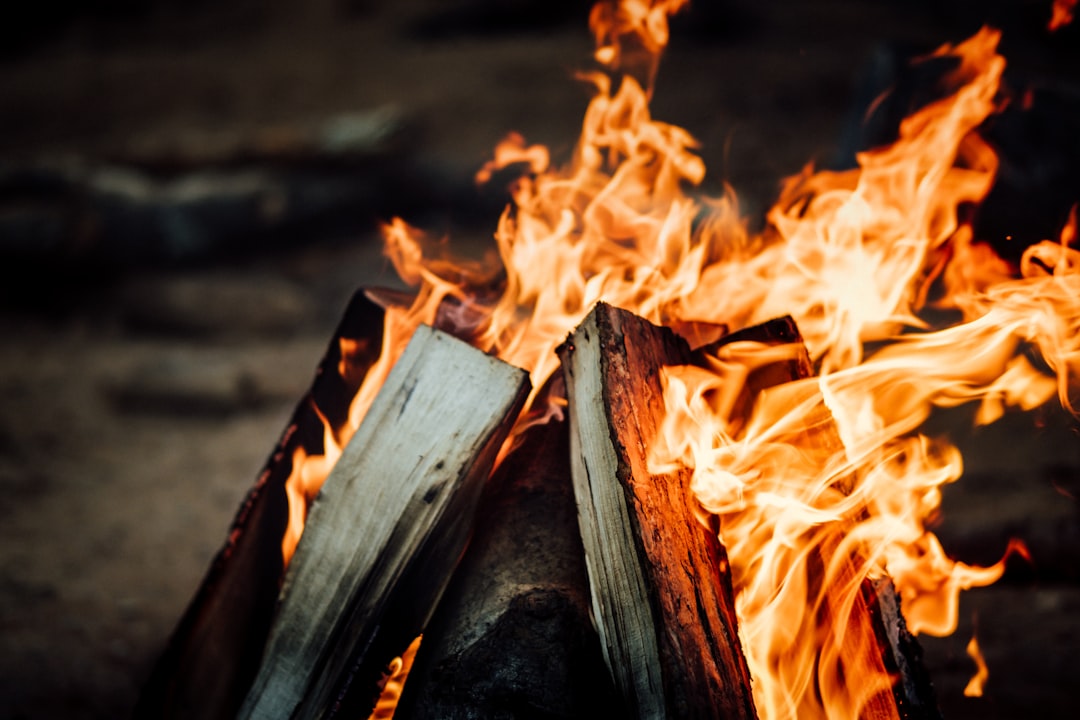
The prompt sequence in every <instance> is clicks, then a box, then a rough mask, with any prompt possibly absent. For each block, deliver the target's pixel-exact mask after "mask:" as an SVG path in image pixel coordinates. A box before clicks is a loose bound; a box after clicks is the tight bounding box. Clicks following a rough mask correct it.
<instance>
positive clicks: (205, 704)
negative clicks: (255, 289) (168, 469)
mask: <svg viewBox="0 0 1080 720" xmlns="http://www.w3.org/2000/svg"><path fill="white" fill-rule="evenodd" d="M382 334H383V311H382V309H381V308H380V307H379V306H378V305H376V304H375V303H373V302H371V301H370V300H369V299H368V298H367V297H365V295H364V294H363V293H360V292H358V293H357V294H356V295H354V296H353V298H352V300H351V301H350V303H349V305H348V307H347V308H346V310H345V313H344V315H343V317H342V320H341V323H340V325H339V327H338V329H337V331H336V332H335V334H334V337H333V338H332V340H331V341H330V345H329V347H328V349H327V352H326V355H325V357H324V358H323V360H322V362H321V363H320V364H319V367H318V370H317V372H316V375H315V381H314V382H313V384H312V387H311V390H310V391H309V392H308V393H307V395H305V397H304V398H303V399H302V400H301V401H300V403H299V405H298V406H297V409H296V411H295V412H294V413H293V416H292V418H291V419H290V421H289V424H288V426H287V427H286V429H285V431H284V432H283V433H282V436H281V439H280V440H279V441H278V444H277V447H276V448H275V449H274V451H273V453H271V455H270V458H269V459H268V460H267V462H266V465H265V466H264V468H263V470H262V472H261V473H260V475H259V477H258V479H257V481H256V482H255V484H254V486H253V487H252V488H251V490H250V491H249V492H248V494H247V497H246V498H245V499H244V501H243V503H242V504H241V506H240V509H239V510H238V512H237V514H236V518H235V519H234V520H233V524H232V527H231V528H230V529H229V534H228V537H227V540H226V542H225V545H224V546H223V547H222V549H221V550H220V551H219V552H218V554H217V556H216V557H215V558H214V560H213V562H212V564H211V565H210V568H209V570H208V571H207V573H206V576H205V577H204V578H203V580H202V583H201V584H200V585H199V588H198V590H197V591H196V593H195V596H194V597H193V598H192V600H191V603H190V605H189V606H188V608H187V610H186V611H185V612H184V615H183V617H182V618H181V619H180V621H179V623H178V624H177V627H176V629H175V630H174V631H173V634H172V637H171V638H170V640H169V642H168V645H167V647H166V648H165V651H164V652H163V653H162V655H161V657H160V659H159V660H158V662H157V664H156V665H155V667H154V669H153V671H152V673H151V675H150V678H149V679H148V680H147V682H146V684H145V685H144V686H143V689H142V693H141V695H140V698H139V702H138V705H137V706H136V708H135V717H136V718H139V719H145V720H150V719H151V718H154V719H155V720H157V719H164V720H231V719H232V718H234V717H235V716H236V712H237V710H238V709H239V708H240V704H241V703H242V702H243V700H244V696H245V695H246V694H247V690H248V688H249V687H250V685H251V682H252V680H253V679H254V677H255V673H256V671H257V669H258V667H259V660H260V657H261V656H262V651H263V647H264V645H265V643H266V638H267V636H268V634H269V632H270V624H271V620H272V618H273V614H274V608H275V606H276V604H277V596H278V591H279V589H280V583H281V575H282V569H283V561H282V556H281V538H282V536H283V535H284V534H285V527H286V524H287V522H288V517H289V509H288V500H287V497H286V493H285V481H286V479H287V478H288V477H289V474H290V471H291V469H292V456H293V451H294V449H295V448H297V447H303V448H304V449H305V450H306V451H308V453H309V454H318V453H322V451H323V448H322V442H323V422H322V420H321V419H320V417H319V413H322V415H323V416H324V417H326V418H327V419H328V420H329V421H330V422H331V423H334V424H335V425H337V424H340V423H342V422H344V420H345V418H346V417H347V414H348V403H349V398H351V397H352V396H353V395H354V394H355V392H356V389H357V387H358V386H359V383H360V382H361V381H362V379H363V377H364V375H365V374H366V373H367V370H368V369H369V368H370V367H371V365H372V364H373V363H374V362H375V360H376V359H377V358H378V355H379V351H380V348H381V345H382ZM343 339H349V340H351V341H352V342H351V343H350V346H351V348H352V352H351V353H349V355H348V357H343V353H342V340H343ZM346 366H347V369H348V371H349V372H347V373H345V374H344V375H343V374H342V373H341V372H340V371H339V370H340V368H342V367H346ZM316 406H317V407H318V408H319V411H318V412H316V410H315V407H316Z"/></svg>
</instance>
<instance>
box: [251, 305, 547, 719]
mask: <svg viewBox="0 0 1080 720" xmlns="http://www.w3.org/2000/svg"><path fill="white" fill-rule="evenodd" d="M528 390H529V380H528V375H527V373H525V372H524V371H523V370H519V369H517V368H514V367H512V366H510V365H507V364H506V363H503V362H502V361H499V360H497V359H495V358H491V357H489V356H487V355H485V354H484V353H482V352H481V351H479V350H477V349H475V348H473V347H471V346H469V345H467V344H465V343H463V342H461V341H459V340H457V339H454V338H453V337H451V336H449V335H447V334H445V333H442V332H440V331H437V330H433V329H431V328H428V327H425V326H421V327H420V328H419V329H418V330H417V331H416V333H415V335H414V336H413V338H412V340H411V341H410V343H409V345H408V347H407V348H406V349H405V351H404V352H403V354H402V355H401V357H400V358H399V359H398V361H397V363H396V364H395V366H394V368H393V370H392V371H391V372H390V374H389V376H388V377H387V379H386V381H385V383H384V384H383V386H382V389H381V390H380V391H379V394H378V395H377V396H376V398H375V400H374V402H373V404H372V406H371V408H370V409H369V410H368V412H367V414H366V416H365V418H364V420H363V422H361V424H360V427H359V428H358V429H357V431H356V433H355V435H354V436H353V438H352V440H350V442H349V444H348V445H347V446H346V448H345V450H344V452H343V453H342V455H341V457H340V458H339V460H338V461H337V463H336V464H335V466H334V469H333V470H332V471H331V473H330V475H329V477H328V478H327V479H326V481H325V483H324V484H323V487H322V490H321V491H320V493H319V496H318V497H317V499H316V500H315V502H314V504H313V505H312V507H311V510H310V511H309V514H308V518H307V527H306V529H305V531H304V534H303V536H302V537H301V539H300V544H299V545H298V547H297V550H296V555H295V556H294V557H293V559H292V562H291V563H290V565H289V570H288V574H287V575H286V579H285V583H284V586H283V588H282V593H281V596H282V599H281V604H280V607H279V609H278V613H277V616H276V618H275V620H274V625H273V628H272V630H271V636H270V639H269V641H268V642H267V646H266V651H265V654H264V657H263V661H262V665H261V667H260V669H259V672H258V675H257V676H256V678H255V682H254V683H253V684H252V687H251V691H250V692H249V694H248V697H247V699H246V701H245V703H244V706H243V707H242V708H241V712H240V714H239V716H238V717H241V718H259V719H267V720H269V719H272V718H280V719H282V720H284V719H285V718H294V719H300V718H323V717H329V716H332V715H333V714H334V712H335V711H336V710H337V709H338V707H339V700H340V698H342V697H343V696H344V695H346V694H350V695H351V694H354V693H359V694H360V695H363V694H365V693H366V694H367V695H368V696H369V697H370V698H371V703H370V704H369V706H368V707H367V710H368V711H370V709H371V706H373V705H374V701H375V698H376V695H377V691H378V679H379V675H380V672H381V670H382V668H383V666H384V665H385V663H386V661H387V660H389V658H390V657H391V655H392V654H393V653H395V652H397V651H400V649H401V648H402V647H404V646H405V645H406V644H408V641H409V640H411V639H412V638H413V637H415V636H416V634H418V633H419V632H420V630H421V629H422V628H423V627H424V625H425V624H426V622H427V620H428V619H429V617H430V615H431V613H432V611H433V610H434V607H435V605H436V604H437V602H438V599H439V597H440V596H441V594H442V591H443V589H444V588H445V587H446V583H447V582H448V581H449V578H450V576H451V574H452V572H453V569H454V567H455V565H456V564H457V561H458V559H459V558H460V556H461V553H462V550H463V549H464V547H465V543H466V541H467V539H468V535H469V533H470V531H471V527H472V517H473V512H474V510H475V507H476V502H477V499H478V498H479V494H480V489H481V488H482V487H483V485H484V482H485V480H486V479H487V476H488V473H489V471H490V469H491V466H492V464H493V463H494V461H495V458H496V455H497V453H498V450H499V448H500V447H501V445H502V441H503V440H504V439H505V438H506V435H507V433H508V432H509V430H510V427H511V426H512V424H513V421H514V418H516V416H517V414H518V412H519V411H520V409H521V407H522V405H523V404H524V402H525V398H526V396H527V394H528Z"/></svg>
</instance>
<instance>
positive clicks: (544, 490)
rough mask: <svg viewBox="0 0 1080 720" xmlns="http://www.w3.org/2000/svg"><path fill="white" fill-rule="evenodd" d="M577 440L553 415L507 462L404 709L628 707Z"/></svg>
mask: <svg viewBox="0 0 1080 720" xmlns="http://www.w3.org/2000/svg"><path fill="white" fill-rule="evenodd" d="M557 385H558V386H559V387H560V388H561V387H562V381H561V378H559V379H558V381H557ZM548 392H550V385H549V388H548ZM540 397H541V404H543V403H544V402H545V401H546V400H547V397H548V396H547V395H541V396H540ZM534 412H539V411H534ZM569 444H570V437H569V433H568V426H567V423H566V422H565V421H564V420H562V419H552V420H550V421H549V422H547V423H544V424H539V425H534V426H532V427H530V428H529V429H528V430H526V431H525V433H524V435H523V436H521V438H520V441H519V444H518V445H517V447H515V448H514V449H513V450H512V451H511V452H510V453H509V454H508V455H507V456H506V457H505V458H504V459H503V461H502V462H501V463H500V465H499V468H498V469H497V470H496V471H495V474H494V475H493V476H492V478H491V480H490V481H489V484H488V486H487V488H485V490H484V495H483V497H482V498H481V505H480V509H479V511H478V512H477V520H476V530H475V534H474V536H473V538H472V540H471V541H470V544H469V548H468V550H467V552H466V554H465V557H464V559H463V560H462V562H461V565H460V566H459V567H458V570H457V571H456V572H455V574H454V577H453V579H452V581H451V583H450V586H449V587H448V588H447V591H446V593H445V595H444V596H443V599H442V601H441V603H440V604H439V608H438V610H437V611H436V613H435V615H434V617H433V618H432V621H431V623H429V625H428V627H427V628H426V629H425V630H424V638H423V642H422V643H421V645H420V650H419V652H418V653H417V657H416V661H415V663H414V664H413V667H412V671H411V672H410V673H409V679H408V681H407V682H406V684H405V691H404V694H403V695H402V698H401V701H400V703H399V704H398V706H397V710H396V712H395V717H397V718H422V719H427V718H430V719H432V720H436V719H438V720H443V719H461V720H464V719H470V720H472V719H475V720H483V719H485V718H493V717H500V718H514V717H545V718H552V719H554V718H572V717H602V716H605V715H611V714H615V715H618V714H619V712H618V710H617V708H618V707H619V700H618V696H617V695H616V693H615V690H614V686H613V684H612V681H611V676H610V674H609V673H608V670H607V667H606V666H605V665H604V660H603V655H602V654H601V650H600V640H599V637H598V636H597V634H596V630H595V629H594V628H593V626H592V623H591V620H590V618H589V587H588V579H587V578H586V576H585V554H584V550H583V549H582V546H581V537H580V535H579V534H578V526H577V514H576V511H575V508H574V489H573V485H572V483H571V480H570V448H569Z"/></svg>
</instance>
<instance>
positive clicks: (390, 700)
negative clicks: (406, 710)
mask: <svg viewBox="0 0 1080 720" xmlns="http://www.w3.org/2000/svg"><path fill="white" fill-rule="evenodd" d="M423 639H424V638H423V636H422V635H419V636H417V637H416V639H414V640H413V641H412V642H411V643H409V647H407V648H405V652H403V653H401V656H400V657H396V658H394V659H393V660H391V661H390V665H389V666H388V667H387V668H386V677H385V678H384V680H383V688H382V691H381V692H380V693H379V699H378V700H376V701H375V709H373V710H372V711H371V715H370V716H369V720H389V719H390V718H392V717H394V710H396V709H397V704H398V700H400V699H401V691H402V690H404V689H405V681H406V680H407V679H408V677H409V671H410V670H412V665H413V661H414V660H415V659H416V652H417V651H418V650H419V649H420V641H421V640H423Z"/></svg>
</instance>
